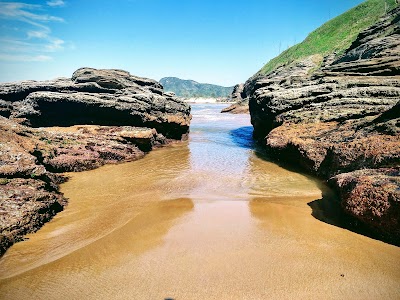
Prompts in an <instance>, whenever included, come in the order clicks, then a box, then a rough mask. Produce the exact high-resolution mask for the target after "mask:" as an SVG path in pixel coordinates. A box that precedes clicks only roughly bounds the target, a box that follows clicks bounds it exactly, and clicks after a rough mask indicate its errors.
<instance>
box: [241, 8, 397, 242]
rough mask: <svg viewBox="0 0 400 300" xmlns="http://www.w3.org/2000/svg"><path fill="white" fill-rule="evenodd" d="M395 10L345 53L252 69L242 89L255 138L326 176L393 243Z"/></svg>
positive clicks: (350, 208)
mask: <svg viewBox="0 0 400 300" xmlns="http://www.w3.org/2000/svg"><path fill="white" fill-rule="evenodd" d="M399 13H400V8H396V9H394V10H393V11H391V12H390V13H389V14H388V15H386V16H385V17H384V18H382V19H381V20H380V21H379V22H378V23H377V24H376V25H374V26H372V27H371V28H368V29H367V30H365V31H364V32H362V33H361V34H360V35H359V36H358V38H357V40H356V41H354V43H353V44H352V46H351V47H350V48H349V49H348V50H347V51H346V52H345V53H344V54H343V55H342V56H340V57H335V55H331V56H329V57H326V58H325V59H323V60H321V65H320V66H319V65H318V64H317V63H315V62H316V61H317V59H316V58H315V57H310V58H307V59H306V60H304V61H302V62H298V63H296V64H292V65H291V66H290V67H280V68H279V69H277V70H276V71H274V72H273V73H270V74H268V75H267V76H261V75H257V76H254V77H253V78H251V79H249V80H248V81H247V82H246V83H245V85H244V92H243V93H244V95H245V96H246V97H248V98H249V108H250V113H251V121H252V124H253V126H254V135H255V137H256V138H258V139H261V140H264V141H265V145H266V146H267V148H268V149H269V150H270V151H271V152H272V153H275V154H277V155H278V156H279V157H280V158H281V159H282V160H289V161H292V162H293V163H296V164H301V165H302V166H303V167H304V168H306V169H308V170H310V171H312V172H313V173H315V174H317V175H319V176H321V177H323V178H325V179H327V180H328V179H330V182H331V183H332V185H334V186H335V187H337V188H338V190H339V192H340V194H341V199H342V202H341V205H342V207H343V209H344V211H345V212H347V213H348V214H350V215H352V216H353V217H355V218H357V219H358V220H360V221H361V222H363V223H364V224H366V225H367V226H369V227H370V228H371V229H372V230H374V231H376V232H379V233H381V234H383V235H385V236H387V237H389V238H390V239H392V240H393V241H395V243H397V244H399V243H400V231H399V229H398V228H399V226H398V225H399V220H400V207H399V205H398V199H399V192H398V191H399V190H400V183H399V180H398V176H399V167H400V76H399V75H400V64H399V62H400V27H399V20H400V17H399ZM364 169H368V170H369V171H367V170H364ZM344 174H346V175H344ZM369 181H370V182H369ZM366 182H369V183H368V184H367V183H366Z"/></svg>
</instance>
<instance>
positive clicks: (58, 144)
mask: <svg viewBox="0 0 400 300" xmlns="http://www.w3.org/2000/svg"><path fill="white" fill-rule="evenodd" d="M0 98H1V99H3V100H1V101H0V114H1V115H3V117H2V116H0V199H1V202H0V210H1V216H0V232H1V235H0V255H1V254H2V253H4V252H5V250H6V249H7V248H8V247H9V246H10V245H12V244H13V243H14V242H16V241H19V240H21V239H23V235H24V234H26V233H28V232H33V231H35V230H37V229H38V228H40V226H42V225H43V224H44V223H45V222H47V221H48V220H50V219H51V218H52V217H53V216H54V215H55V214H56V213H57V212H59V211H61V210H62V209H63V207H64V206H65V205H66V204H67V199H65V198H64V197H63V195H62V194H61V193H60V192H59V190H58V184H59V183H61V182H63V181H64V180H65V178H64V177H63V176H62V175H60V174H59V173H61V172H67V171H68V172H71V171H73V172H75V171H83V170H89V169H93V168H97V167H99V166H101V165H104V164H106V163H117V162H121V161H131V160H135V159H138V158H141V157H143V156H144V154H145V152H147V151H150V150H151V149H152V148H153V147H157V146H159V145H163V144H166V143H168V142H171V141H172V140H171V139H177V140H180V139H184V138H185V137H186V135H187V133H188V129H189V123H190V118H191V116H190V107H189V106H188V105H187V104H185V103H183V102H181V101H179V100H178V99H177V98H176V97H174V95H172V94H168V93H164V92H163V90H162V86H161V85H160V84H159V83H157V82H156V81H154V80H151V79H145V78H140V77H135V76H132V75H130V74H129V73H128V72H125V71H121V70H96V69H89V68H82V69H79V70H77V71H76V72H75V73H74V74H73V76H72V79H56V80H54V81H45V82H36V81H24V82H21V83H7V84H1V85H0ZM4 116H6V117H8V118H6V117H4ZM27 125H30V126H32V127H30V126H27ZM42 126H47V127H42ZM49 126H51V127H49ZM67 126H68V127H67ZM37 127H40V128H37Z"/></svg>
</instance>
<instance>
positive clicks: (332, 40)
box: [258, 0, 396, 74]
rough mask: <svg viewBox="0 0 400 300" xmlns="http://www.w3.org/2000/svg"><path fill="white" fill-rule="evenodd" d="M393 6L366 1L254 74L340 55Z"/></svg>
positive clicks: (392, 3) (385, 0)
mask: <svg viewBox="0 0 400 300" xmlns="http://www.w3.org/2000/svg"><path fill="white" fill-rule="evenodd" d="M385 3H386V4H385ZM395 6H396V1H395V0H367V1H365V2H363V3H361V4H360V5H358V6H356V7H354V8H352V9H350V10H348V11H347V12H345V13H343V14H341V15H340V16H338V17H336V18H334V19H332V20H330V21H328V22H326V23H325V24H324V25H322V26H321V27H319V28H318V29H316V30H314V31H313V32H311V33H310V34H309V35H308V36H307V38H306V39H305V40H304V41H303V42H301V43H299V44H297V45H294V46H293V47H291V48H289V49H287V50H286V51H284V52H282V53H281V54H280V55H279V56H277V57H275V58H273V59H271V60H270V61H269V62H268V63H267V64H266V65H265V66H264V67H263V68H262V69H261V70H260V71H259V72H258V73H261V74H268V73H270V72H271V71H273V70H275V69H276V68H277V67H279V66H282V65H286V64H290V63H292V62H294V61H297V60H299V59H302V58H305V57H308V56H311V55H319V56H321V59H322V57H323V56H325V55H327V54H330V53H333V52H337V53H341V52H343V51H344V50H346V49H347V48H348V47H349V46H350V45H351V43H352V42H353V41H354V40H355V39H356V37H357V35H358V34H359V33H360V32H361V31H362V30H364V29H366V28H367V27H369V26H371V25H373V24H374V23H376V22H377V20H378V19H379V18H380V17H381V16H382V15H384V14H385V10H386V9H387V10H390V9H393V8H394V7H395Z"/></svg>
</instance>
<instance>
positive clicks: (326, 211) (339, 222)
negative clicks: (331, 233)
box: [230, 126, 400, 246]
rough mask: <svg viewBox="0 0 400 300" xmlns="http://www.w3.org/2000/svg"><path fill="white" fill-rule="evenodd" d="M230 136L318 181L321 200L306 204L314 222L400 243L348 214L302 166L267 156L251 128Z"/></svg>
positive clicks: (337, 199)
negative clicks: (315, 220)
mask: <svg viewBox="0 0 400 300" xmlns="http://www.w3.org/2000/svg"><path fill="white" fill-rule="evenodd" d="M230 135H231V138H232V141H233V142H234V143H235V144H236V145H238V146H239V147H242V148H246V149H252V150H253V151H254V153H255V154H256V156H257V157H258V158H260V159H262V160H265V161H268V162H272V163H274V164H276V165H278V166H280V167H282V168H284V169H286V170H288V171H291V172H296V173H300V174H301V175H303V176H306V177H307V178H309V179H311V180H313V181H315V182H317V184H318V187H319V189H320V190H321V191H322V198H321V199H317V200H314V201H311V202H309V203H307V205H308V206H309V207H310V208H311V209H312V213H311V215H312V216H313V217H314V218H316V219H317V220H319V221H321V222H324V223H327V224H330V225H333V226H337V227H340V228H342V229H346V230H349V231H352V232H355V233H357V234H360V235H364V236H366V237H369V238H372V239H375V240H380V241H382V242H385V243H388V244H391V245H395V246H400V241H397V240H393V239H391V238H390V237H387V236H383V235H382V234H379V233H376V232H375V231H373V230H371V229H370V228H368V227H367V226H366V225H364V224H363V223H361V222H359V221H358V220H357V219H355V218H354V217H352V216H350V215H347V214H346V213H345V212H344V211H343V209H342V207H341V205H340V197H339V196H338V195H337V194H336V193H335V192H334V190H333V189H331V188H330V187H329V186H328V185H327V183H326V182H325V181H323V180H322V179H320V178H317V177H316V176H314V175H312V174H310V172H309V171H307V170H306V169H304V168H303V167H301V165H300V164H299V165H295V164H293V163H289V162H288V160H285V159H284V158H282V157H281V158H279V157H276V156H275V155H272V154H271V153H269V152H268V151H267V150H266V149H265V147H264V145H262V144H261V143H260V142H257V141H255V140H254V139H253V127H252V126H245V127H240V128H237V129H234V130H232V131H231V132H230Z"/></svg>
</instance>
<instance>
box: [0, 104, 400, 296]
mask: <svg viewBox="0 0 400 300" xmlns="http://www.w3.org/2000/svg"><path fill="white" fill-rule="evenodd" d="M222 107H224V106H223V105H216V104H198V105H194V106H193V116H194V117H193V121H192V126H191V133H190V139H189V141H188V142H184V143H177V144H174V145H172V146H168V147H166V148H163V149H159V150H156V151H153V152H151V153H150V154H148V155H147V156H146V157H145V158H144V159H141V160H139V161H135V162H131V163H124V164H120V165H108V166H104V167H102V168H99V169H97V170H93V171H88V172H82V173H75V174H70V176H71V180H70V181H69V182H67V183H66V184H64V185H62V191H63V192H64V193H65V195H66V196H67V197H68V198H70V202H69V205H68V207H67V208H66V210H65V211H63V212H61V213H60V214H58V215H57V216H56V217H55V218H54V219H53V220H52V221H51V222H49V223H47V224H46V225H45V226H44V227H43V228H42V229H41V230H40V231H38V232H37V233H35V234H31V235H29V236H28V237H29V240H27V241H24V242H21V243H17V244H16V245H14V246H13V247H11V248H10V249H9V251H8V252H7V253H6V254H5V255H4V256H3V257H2V258H1V259H0V299H165V298H173V299H271V298H272V299H293V298H296V299H304V298H306V299H316V298H319V299H350V298H351V299H399V298H400V268H399V267H398V266H399V262H400V248H399V247H396V246H392V245H389V244H385V243H383V242H380V241H376V240H373V239H370V238H368V237H365V236H362V235H359V234H356V233H354V232H351V231H348V230H345V229H342V228H340V227H338V226H334V225H330V224H329V223H335V222H334V221H333V220H329V219H328V218H327V217H326V216H324V213H323V210H319V209H318V207H319V203H324V205H325V207H324V210H326V209H327V210H330V207H329V203H330V201H329V200H330V199H329V197H332V196H331V194H330V191H329V189H328V188H327V187H325V186H324V185H323V184H322V183H321V182H319V181H317V180H315V179H313V178H310V177H307V176H305V175H302V174H300V173H296V172H293V171H289V170H287V169H284V168H282V167H280V166H278V165H276V164H274V163H271V162H269V161H267V160H265V159H263V158H262V155H261V154H259V153H257V152H256V151H255V150H254V145H253V143H252V140H251V126H250V124H249V116H246V115H229V114H220V113H219V110H220V109H221V108H222ZM322 194H323V195H324V200H320V199H321V198H322ZM326 203H328V206H326V205H327V204H326ZM311 207H313V209H314V212H313V211H312V209H311ZM332 209H334V208H333V207H332ZM312 213H313V215H318V218H319V219H322V220H325V222H322V221H320V220H318V219H316V218H314V217H313V215H312Z"/></svg>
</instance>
